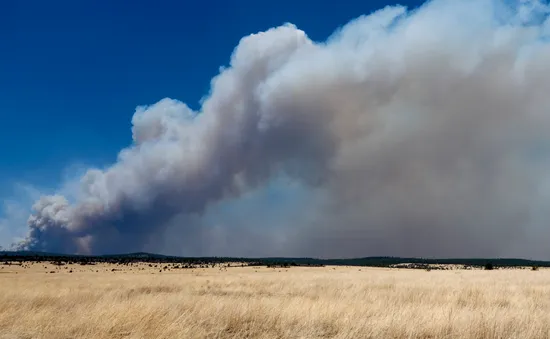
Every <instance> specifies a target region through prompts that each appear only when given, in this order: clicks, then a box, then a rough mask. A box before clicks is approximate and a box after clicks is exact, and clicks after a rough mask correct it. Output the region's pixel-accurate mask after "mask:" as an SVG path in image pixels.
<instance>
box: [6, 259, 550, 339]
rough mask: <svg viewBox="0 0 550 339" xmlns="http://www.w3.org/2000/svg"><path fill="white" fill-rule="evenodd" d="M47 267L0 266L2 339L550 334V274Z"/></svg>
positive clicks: (491, 336) (461, 336)
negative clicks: (53, 269)
mask: <svg viewBox="0 0 550 339" xmlns="http://www.w3.org/2000/svg"><path fill="white" fill-rule="evenodd" d="M39 266H40V268H41V269H42V270H39V269H35V270H33V269H27V270H26V271H24V270H22V271H20V272H18V273H17V274H15V272H11V273H0V288H1V290H0V338H2V339H4V338H55V339H63V338H98V339H99V338H537V339H539V338H550V271H547V270H540V271H537V272H532V271H528V270H506V271H500V270H498V271H431V272H426V271H413V270H390V269H366V268H362V269H361V270H359V268H342V267H337V268H334V269H333V268H291V269H288V270H285V269H281V270H279V269H267V268H261V269H258V268H230V269H228V270H227V271H220V270H218V269H202V270H197V269H195V270H193V272H191V270H178V271H176V272H163V273H159V272H158V269H147V270H137V269H136V270H137V271H136V270H132V271H129V270H126V271H124V272H110V270H109V269H108V268H101V269H99V273H96V272H95V271H94V270H93V269H92V270H88V271H85V272H79V271H78V270H77V268H75V272H74V273H71V274H70V273H68V271H67V270H59V271H58V272H60V273H56V274H46V273H45V272H44V270H43V265H39ZM94 269H95V268H94ZM49 270H51V269H50V268H48V269H47V270H46V271H49ZM0 272H7V270H3V271H0ZM152 273H155V274H152Z"/></svg>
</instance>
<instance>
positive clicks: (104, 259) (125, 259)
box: [0, 252, 550, 267]
mask: <svg viewBox="0 0 550 339" xmlns="http://www.w3.org/2000/svg"><path fill="white" fill-rule="evenodd" d="M0 261H9V262H14V261H15V262H26V261H36V262H46V261H49V262H65V263H75V264H81V265H86V264H94V263H114V264H129V263H135V262H149V263H174V264H176V263H178V264H182V265H193V266H197V265H199V266H201V265H213V264H224V263H234V262H239V263H243V264H246V265H249V266H257V265H262V266H268V267H291V266H327V265H331V266H371V267H390V266H392V265H397V264H400V263H412V264H415V263H417V264H428V265H430V264H433V265H437V264H439V265H464V266H474V267H484V266H486V265H487V264H488V263H490V264H491V265H493V266H495V267H519V266H533V267H535V266H536V267H550V262H548V261H536V260H525V259H487V258H474V259H424V258H398V257H368V258H355V259H315V258H230V257H175V256H165V255H158V254H150V253H130V254H115V255H96V256H81V255H64V254H54V253H41V252H0Z"/></svg>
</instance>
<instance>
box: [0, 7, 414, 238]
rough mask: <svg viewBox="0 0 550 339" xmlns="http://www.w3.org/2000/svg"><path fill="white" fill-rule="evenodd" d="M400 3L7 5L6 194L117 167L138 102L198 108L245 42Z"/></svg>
mask: <svg viewBox="0 0 550 339" xmlns="http://www.w3.org/2000/svg"><path fill="white" fill-rule="evenodd" d="M420 3H421V1H401V2H400V4H403V5H406V6H408V7H416V6H418V5H419V4H420ZM394 4H396V3H388V2H386V1H345V2H340V1H313V0H312V1H295V0H293V1H290V0H279V1H270V2H264V1H249V0H239V1H200V2H199V1H155V2H152V1H142V2H140V1H135V2H134V1H132V2H129V1H106V0H100V1H73V0H70V1H67V0H58V1H47V2H45V1H38V0H31V1H2V2H0V107H1V109H0V112H1V114H2V123H1V124H0V159H2V161H1V162H0V198H2V199H3V200H4V204H6V202H10V201H12V199H15V200H17V198H16V197H17V195H18V194H26V195H29V192H31V193H32V192H35V191H34V189H33V187H40V188H45V189H52V188H55V187H58V185H59V184H60V182H62V181H63V177H64V176H65V175H68V174H70V172H71V169H74V168H75V166H85V165H87V164H91V165H96V166H102V165H106V164H109V163H111V162H113V161H114V160H115V157H116V155H117V152H118V151H119V150H120V149H121V148H123V147H125V146H127V145H128V144H129V143H130V141H131V131H130V120H131V117H132V114H133V113H134V109H135V107H136V106H137V105H145V104H152V103H155V102H156V101H158V100H159V99H161V98H164V97H171V98H175V99H179V100H182V101H184V102H186V103H187V104H188V105H189V106H191V107H192V108H198V105H199V100H200V99H201V97H202V96H204V95H205V94H207V92H208V89H209V85H210V79H211V78H212V77H213V76H214V75H216V74H217V72H218V70H219V67H220V66H223V65H226V64H227V63H228V61H229V57H230V54H231V52H232V50H233V48H234V47H235V46H236V45H237V43H238V42H239V40H240V38H242V37H243V36H245V35H248V34H250V33H255V32H258V31H262V30H266V29H268V28H270V27H273V26H278V25H280V24H283V23H285V22H291V23H293V24H295V25H297V26H298V27H299V28H300V29H302V30H304V31H306V33H307V34H308V35H309V37H310V38H311V39H313V40H318V41H320V40H324V39H326V38H327V37H328V36H329V35H330V34H331V33H332V32H333V31H334V30H335V29H337V28H338V27H339V26H341V25H343V24H345V23H347V22H348V21H349V20H350V19H353V18H355V17H358V16H360V15H362V14H368V13H370V12H371V11H373V10H376V9H379V8H381V7H384V6H385V5H394ZM21 192H24V193H21ZM30 195H32V194H30ZM14 197H15V198H14ZM4 207H5V206H4ZM1 213H4V212H0V218H1V217H2V214H1ZM0 235H1V234H0Z"/></svg>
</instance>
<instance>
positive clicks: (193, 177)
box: [17, 0, 550, 259]
mask: <svg viewBox="0 0 550 339" xmlns="http://www.w3.org/2000/svg"><path fill="white" fill-rule="evenodd" d="M548 12H549V8H548V6H547V4H546V3H543V2H541V1H521V2H516V3H514V4H510V1H503V0H502V1H501V0H434V1H431V2H429V3H426V4H425V5H424V6H422V7H421V8H419V9H416V10H414V11H409V10H407V9H406V8H404V7H401V6H394V7H387V8H384V9H381V10H379V11H377V12H374V13H372V14H370V15H367V16H362V17H359V18H357V19H356V20H353V21H352V22H350V23H348V24H347V25H345V26H344V27H342V28H341V29H339V30H338V31H336V32H335V33H334V34H333V35H332V36H331V37H330V38H328V40H327V41H325V42H314V41H312V40H310V39H309V38H308V36H307V35H306V33H305V32H303V31H301V30H299V29H298V28H297V27H295V26H293V25H291V24H286V25H283V26H281V27H276V28H273V29H270V30H268V31H266V32H262V33H258V34H253V35H250V36H247V37H244V38H243V39H242V40H241V41H240V42H239V44H238V46H237V47H236V48H235V50H234V52H233V54H232V56H231V60H230V65H229V66H228V67H226V68H225V69H223V70H222V71H221V72H220V74H219V75H218V76H216V77H215V78H214V79H213V80H212V83H211V92H210V93H209V94H208V96H207V97H206V98H205V100H204V101H203V103H202V107H201V108H200V110H199V111H193V110H192V109H190V108H189V107H188V106H187V105H186V104H185V103H183V102H180V101H177V100H174V99H163V100H161V101H159V102H157V103H155V104H153V105H151V106H147V107H138V108H137V109H136V112H135V114H134V116H133V118H132V133H133V143H132V144H131V145H130V146H129V147H128V148H126V149H123V150H122V151H121V152H120V154H119V156H118V159H117V161H116V163H114V164H113V165H112V166H110V167H108V168H106V169H90V170H88V171H87V173H86V174H85V175H84V176H83V177H82V178H81V182H80V188H79V190H78V192H77V193H76V194H75V196H74V197H70V198H68V197H64V196H61V195H53V196H45V197H42V198H41V199H40V200H39V201H37V202H36V203H35V205H34V207H33V210H34V212H33V214H32V215H31V216H30V218H29V220H28V225H29V233H28V236H27V238H26V240H25V241H24V242H22V243H20V244H18V245H17V248H19V249H29V250H43V251H55V252H69V253H107V252H109V253H115V252H128V251H139V250H147V249H149V250H154V251H159V252H163V251H171V252H175V251H179V252H178V254H180V253H185V254H189V255H192V254H210V255H227V254H237V255H242V254H244V255H251V256H253V255H303V256H321V257H346V256H348V257H349V256H367V255H394V256H426V257H434V256H439V257H456V256H462V257H474V256H522V257H537V258H542V259H550V246H548V243H547V242H548V240H549V239H550V238H549V235H550V228H549V227H548V222H549V221H550V157H549V155H550V134H549V133H548V131H549V127H550V95H549V93H550V63H549V62H548V61H549V60H550V45H549V41H550V20H548V19H547V17H548ZM277 182H289V184H288V185H289V187H290V188H288V189H290V190H295V191H296V192H299V194H300V196H301V198H297V199H296V201H295V202H293V203H292V204H289V205H292V206H286V207H284V208H280V209H279V210H277V205H273V206H271V208H272V209H276V210H275V213H274V211H273V210H270V206H269V203H267V206H256V207H254V208H248V209H245V210H241V211H240V212H239V213H242V216H241V217H240V218H237V220H238V221H235V220H233V221H231V220H229V218H228V219H227V220H226V221H227V224H226V223H223V221H224V220H223V217H218V219H220V220H221V223H220V224H216V225H212V224H211V222H210V221H211V220H213V219H215V215H216V214H219V215H221V216H223V213H222V212H220V210H222V209H223V208H222V207H220V205H223V204H225V208H226V209H227V208H229V209H231V208H232V207H233V208H239V205H238V204H239V201H242V200H243V199H250V198H249V197H250V196H252V197H253V196H254V194H257V193H255V192H261V190H262V189H265V187H268V186H270V185H275V184H276V183H277ZM274 183H275V184H274ZM281 185H287V184H281ZM297 194H298V193H297ZM292 196H293V195H292V194H289V197H292ZM232 204H233V205H232ZM248 206H250V205H248ZM252 206H254V205H253V204H252ZM240 208H242V206H241V207H240ZM266 213H267V214H266ZM267 215H271V216H272V217H267ZM263 216H265V217H263ZM209 220H210V221H209ZM230 224H231V225H230Z"/></svg>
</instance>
